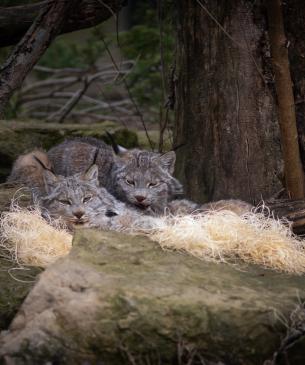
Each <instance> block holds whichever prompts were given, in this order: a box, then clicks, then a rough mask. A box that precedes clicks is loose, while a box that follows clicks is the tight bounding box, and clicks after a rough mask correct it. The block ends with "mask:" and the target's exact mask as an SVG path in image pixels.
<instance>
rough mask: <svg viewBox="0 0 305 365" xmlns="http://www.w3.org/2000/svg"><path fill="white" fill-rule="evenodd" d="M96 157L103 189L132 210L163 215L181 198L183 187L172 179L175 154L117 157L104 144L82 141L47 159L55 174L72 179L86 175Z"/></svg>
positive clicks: (60, 148)
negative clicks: (176, 198) (166, 208)
mask: <svg viewBox="0 0 305 365" xmlns="http://www.w3.org/2000/svg"><path fill="white" fill-rule="evenodd" d="M96 153H97V158H96V164H97V165H98V168H99V180H100V183H101V185H102V186H104V187H106V188H107V190H109V192H111V193H112V194H113V195H114V196H115V197H117V198H118V199H120V200H122V201H124V202H126V203H127V204H129V205H131V206H132V207H136V208H138V209H140V210H141V211H143V212H145V213H156V214H158V213H163V212H164V209H165V207H166V205H167V202H168V201H170V200H172V199H174V198H175V197H176V196H179V195H181V194H182V190H183V189H182V185H181V184H180V183H179V181H178V180H177V179H175V178H174V177H173V176H172V174H173V172H174V165H175V159H176V155H175V152H168V153H165V154H163V155H161V154H158V153H154V152H147V151H140V150H131V151H128V152H125V153H123V154H122V155H120V156H115V155H114V154H113V153H112V152H111V148H110V147H109V146H107V145H106V144H105V143H104V142H102V141H99V140H97V139H95V138H79V139H74V140H68V141H65V142H63V143H61V144H60V145H58V146H55V147H53V148H52V149H51V150H50V151H49V152H48V155H49V158H50V160H51V161H52V164H53V166H54V171H55V173H56V174H59V175H64V176H69V175H73V174H75V173H77V172H81V171H84V170H85V169H86V168H87V167H88V166H89V165H90V163H92V161H93V159H94V155H95V154H96Z"/></svg>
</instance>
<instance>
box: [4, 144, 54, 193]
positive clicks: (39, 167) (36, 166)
mask: <svg viewBox="0 0 305 365" xmlns="http://www.w3.org/2000/svg"><path fill="white" fill-rule="evenodd" d="M44 169H49V170H51V169H52V166H51V162H50V161H49V159H48V156H47V154H46V153H45V152H43V151H41V150H34V151H32V152H29V153H26V154H23V155H21V156H19V157H18V158H17V160H16V161H15V162H14V164H13V167H12V171H11V174H10V175H9V177H8V178H7V181H8V182H12V183H19V184H21V185H25V186H28V187H30V188H32V189H33V191H35V193H36V194H41V193H43V188H44V180H43V170H44Z"/></svg>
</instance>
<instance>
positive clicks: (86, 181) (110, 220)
mask: <svg viewBox="0 0 305 365" xmlns="http://www.w3.org/2000/svg"><path fill="white" fill-rule="evenodd" d="M51 170H52V166H51V163H50V161H49V160H48V156H47V155H46V153H44V152H42V151H38V150H35V151H33V152H30V153H28V154H25V155H22V156H20V157H19V158H18V159H17V160H16V162H15V163H14V165H13V169H12V172H11V175H10V177H9V181H11V182H19V183H21V184H23V185H26V186H27V187H29V188H30V189H31V190H32V193H33V198H34V199H35V201H36V202H38V203H39V205H40V207H41V209H42V211H43V215H44V216H45V217H46V218H47V217H51V218H60V219H61V220H62V221H63V222H64V223H65V224H66V226H67V227H68V228H69V229H70V230H73V229H74V228H76V227H98V228H101V229H111V230H116V231H132V229H133V227H134V225H135V224H136V222H137V223H138V224H137V226H138V227H139V226H141V228H144V227H146V228H147V227H150V226H151V224H152V222H153V218H152V217H147V216H146V217H143V216H142V214H141V213H140V212H137V211H136V210H134V209H132V208H128V207H126V205H125V204H124V203H123V202H120V201H118V200H117V199H115V198H114V197H113V196H112V195H111V194H110V193H108V191H107V190H106V189H105V188H103V187H100V185H99V180H98V167H97V166H96V165H93V166H91V167H90V168H89V169H88V171H86V172H83V173H76V174H74V175H72V176H68V177H64V176H60V175H55V174H54V173H53V172H52V171H51Z"/></svg>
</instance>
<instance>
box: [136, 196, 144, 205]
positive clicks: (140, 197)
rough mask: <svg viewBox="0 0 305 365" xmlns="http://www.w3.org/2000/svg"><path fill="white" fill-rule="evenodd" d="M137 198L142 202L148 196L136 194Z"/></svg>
mask: <svg viewBox="0 0 305 365" xmlns="http://www.w3.org/2000/svg"><path fill="white" fill-rule="evenodd" d="M135 198H136V199H137V201H138V202H139V203H142V201H143V200H145V199H146V197H145V196H142V195H136V196H135Z"/></svg>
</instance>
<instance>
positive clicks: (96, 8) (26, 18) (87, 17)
mask: <svg viewBox="0 0 305 365" xmlns="http://www.w3.org/2000/svg"><path fill="white" fill-rule="evenodd" d="M124 2H125V1H122V0H104V1H99V0H82V1H79V2H77V4H75V7H74V8H73V9H72V10H71V12H70V13H69V14H68V15H67V17H66V19H65V24H64V26H63V28H62V29H61V31H60V33H67V32H72V31H75V30H79V29H84V28H88V27H93V26H95V25H97V24H99V23H101V22H103V21H105V20H106V19H108V18H110V17H111V16H112V15H113V14H116V13H117V12H118V11H119V10H120V9H121V7H122V6H123V3H124ZM48 3H50V1H41V2H39V3H36V4H27V5H23V6H13V7H8V8H4V7H0V47H5V46H10V45H13V44H16V43H17V42H18V41H19V40H20V39H21V38H22V36H23V35H24V33H25V32H26V31H27V30H28V28H29V27H30V25H31V24H32V22H33V21H34V19H35V18H36V16H37V15H38V14H39V12H40V11H41V10H42V9H44V8H45V6H46V5H47V4H48Z"/></svg>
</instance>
